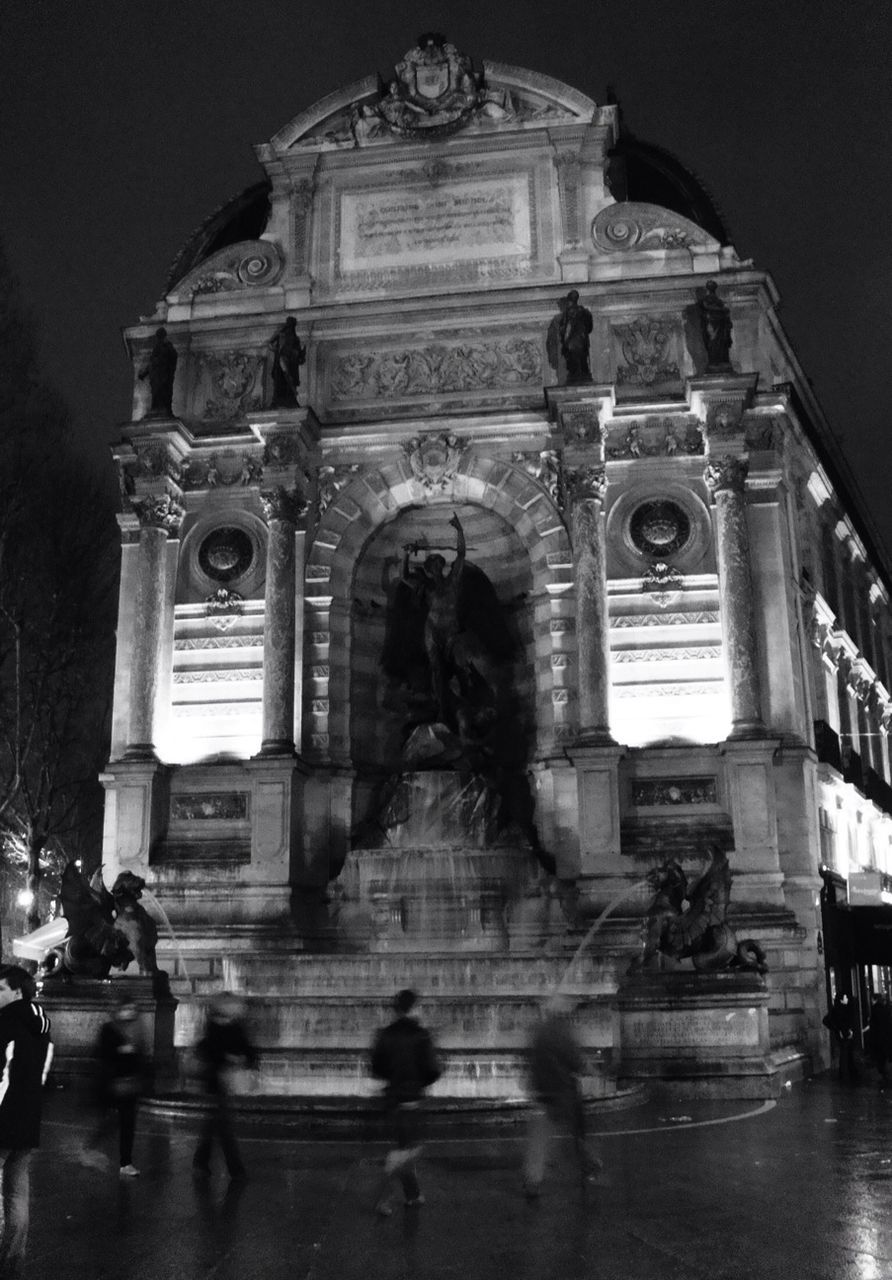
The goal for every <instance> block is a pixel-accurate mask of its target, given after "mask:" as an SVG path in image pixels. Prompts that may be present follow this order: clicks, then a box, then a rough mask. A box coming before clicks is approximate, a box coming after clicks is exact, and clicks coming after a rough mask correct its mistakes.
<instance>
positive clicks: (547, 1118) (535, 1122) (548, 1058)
mask: <svg viewBox="0 0 892 1280" xmlns="http://www.w3.org/2000/svg"><path fill="white" fill-rule="evenodd" d="M572 1007H573V1001H572V1000H570V999H569V998H568V997H566V996H552V997H551V998H550V999H549V1000H548V1001H546V1003H545V1006H544V1008H543V1016H542V1018H541V1019H540V1021H539V1023H538V1024H537V1026H536V1027H535V1029H534V1031H533V1035H532V1038H531V1040H530V1044H529V1049H528V1059H527V1067H528V1075H529V1086H530V1092H531V1093H532V1095H533V1099H534V1101H535V1106H534V1109H533V1112H532V1115H531V1116H530V1120H529V1124H528V1127H527V1136H526V1146H525V1151H524V1161H523V1181H524V1190H525V1192H526V1194H527V1196H528V1197H529V1198H531V1199H532V1198H535V1197H536V1196H538V1195H539V1194H540V1192H541V1189H542V1181H543V1178H544V1176H545V1159H546V1155H547V1151H548V1140H549V1136H550V1133H551V1131H552V1130H553V1129H557V1130H561V1129H563V1130H565V1131H567V1132H569V1133H570V1135H571V1137H572V1139H573V1151H574V1154H575V1157H576V1161H577V1164H578V1166H579V1172H580V1176H581V1177H582V1178H583V1179H585V1178H587V1177H589V1176H591V1175H592V1174H594V1173H595V1172H596V1171H597V1170H598V1169H600V1167H601V1162H600V1160H598V1159H597V1157H595V1156H594V1155H593V1154H592V1153H591V1152H590V1151H589V1149H588V1145H587V1141H586V1126H585V1105H584V1102H583V1096H582V1088H581V1086H580V1077H581V1075H582V1074H583V1071H584V1066H585V1064H584V1060H583V1056H582V1050H581V1049H580V1047H579V1041H578V1040H577V1038H576V1033H575V1032H574V1030H573V1026H572V1024H571V1022H570V1014H571V1012H572Z"/></svg>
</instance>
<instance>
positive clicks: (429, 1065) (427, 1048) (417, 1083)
mask: <svg viewBox="0 0 892 1280" xmlns="http://www.w3.org/2000/svg"><path fill="white" fill-rule="evenodd" d="M416 1002H417V996H416V995H415V992H414V991H410V990H409V989H408V988H406V989H405V990H403V991H398V992H397V994H396V996H395V997H394V1000H393V1008H394V1012H395V1013H396V1015H397V1016H396V1018H395V1020H394V1021H393V1022H391V1023H389V1024H388V1025H387V1026H386V1027H382V1028H381V1030H380V1031H379V1032H378V1034H377V1035H376V1036H375V1040H374V1043H373V1045H372V1053H371V1070H372V1075H373V1076H375V1078H376V1079H377V1080H383V1081H384V1092H383V1102H384V1116H385V1119H386V1123H387V1126H388V1130H389V1133H390V1136H391V1138H392V1141H393V1143H394V1146H393V1149H392V1150H391V1151H389V1152H388V1153H387V1156H386V1158H385V1161H384V1174H383V1178H382V1181H381V1186H380V1188H379V1191H378V1196H377V1200H376V1203H375V1212H376V1213H379V1214H381V1216H382V1217H387V1216H389V1215H390V1213H392V1209H391V1206H390V1201H389V1198H388V1191H389V1188H390V1185H391V1182H392V1181H394V1180H395V1181H397V1182H399V1184H400V1186H401V1187H402V1190H403V1199H404V1201H405V1203H406V1206H407V1207H409V1208H413V1207H415V1206H416V1205H421V1204H424V1196H423V1195H422V1194H421V1187H420V1186H419V1183H418V1168H417V1162H418V1157H419V1156H420V1155H421V1138H422V1116H421V1102H422V1098H423V1097H424V1091H425V1089H427V1088H428V1087H429V1086H430V1085H432V1084H434V1083H435V1081H437V1080H439V1078H440V1074H441V1071H440V1064H439V1062H438V1061H437V1054H436V1050H435V1049H434V1042H433V1039H432V1037H431V1034H430V1032H429V1031H428V1030H427V1028H426V1027H423V1026H422V1025H421V1023H420V1022H419V1020H418V1017H417V1014H413V1012H412V1011H413V1009H415V1008H416Z"/></svg>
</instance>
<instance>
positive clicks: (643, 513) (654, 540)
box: [629, 498, 691, 559]
mask: <svg viewBox="0 0 892 1280" xmlns="http://www.w3.org/2000/svg"><path fill="white" fill-rule="evenodd" d="M629 537H630V538H631V540H632V543H633V544H634V546H635V547H636V549H637V550H638V551H640V552H641V554H642V555H645V556H656V557H659V558H660V559H665V558H666V557H667V556H671V555H673V554H674V553H675V552H676V551H681V550H682V548H683V547H685V546H687V544H688V542H689V541H690V537H691V522H690V520H689V519H688V516H687V513H686V512H685V511H683V510H682V508H681V507H680V506H678V504H677V503H675V502H668V501H667V500H666V499H664V498H663V499H658V500H657V501H655V502H642V504H641V506H640V507H636V508H635V510H634V511H633V512H632V516H631V519H630V520H629Z"/></svg>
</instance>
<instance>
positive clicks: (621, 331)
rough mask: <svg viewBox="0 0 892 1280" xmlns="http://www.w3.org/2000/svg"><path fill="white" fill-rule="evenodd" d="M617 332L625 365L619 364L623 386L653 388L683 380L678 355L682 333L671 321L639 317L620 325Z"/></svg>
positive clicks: (620, 382) (619, 378) (619, 382)
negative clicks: (660, 384) (678, 342)
mask: <svg viewBox="0 0 892 1280" xmlns="http://www.w3.org/2000/svg"><path fill="white" fill-rule="evenodd" d="M613 332H614V335H615V337H616V340H617V342H618V343H619V347H620V351H621V352H622V358H623V360H624V361H625V363H624V364H620V363H619V362H617V369H616V381H617V383H618V384H619V385H620V386H641V387H650V386H652V385H654V384H655V383H662V382H673V381H679V380H680V379H681V371H680V370H679V367H678V361H677V358H676V353H675V348H676V345H677V337H678V332H677V327H676V326H675V325H674V324H673V323H672V322H671V321H669V320H666V319H664V318H663V317H661V316H636V317H635V319H634V320H630V321H629V323H628V324H621V325H617V326H616V327H615V329H614V331H613Z"/></svg>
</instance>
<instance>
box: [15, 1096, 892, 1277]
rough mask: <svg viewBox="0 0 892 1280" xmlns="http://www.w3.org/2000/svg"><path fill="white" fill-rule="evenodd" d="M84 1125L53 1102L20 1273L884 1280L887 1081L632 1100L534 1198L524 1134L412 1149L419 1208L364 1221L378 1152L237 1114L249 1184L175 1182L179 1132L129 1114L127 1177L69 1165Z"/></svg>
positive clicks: (185, 1127)
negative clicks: (132, 1120)
mask: <svg viewBox="0 0 892 1280" xmlns="http://www.w3.org/2000/svg"><path fill="white" fill-rule="evenodd" d="M91 1120H92V1117H91V1116H90V1115H89V1114H88V1113H84V1112H82V1111H80V1110H79V1109H78V1108H77V1106H76V1104H75V1102H74V1100H73V1099H71V1098H69V1097H68V1096H67V1095H65V1094H57V1095H55V1096H53V1097H52V1098H51V1099H50V1100H49V1105H48V1111H47V1123H46V1126H45V1130H44V1145H43V1147H42V1149H41V1151H40V1153H39V1156H38V1158H37V1160H36V1163H35V1175H34V1194H33V1199H32V1234H31V1247H30V1259H29V1267H28V1270H27V1273H26V1274H27V1277H28V1280H60V1278H61V1277H66V1278H67V1277H75V1278H76V1280H236V1278H238V1280H286V1277H287V1280H304V1278H305V1280H327V1278H329V1277H331V1280H334V1278H335V1277H337V1280H354V1277H355V1278H356V1280H359V1278H360V1277H361V1278H362V1280H373V1278H374V1280H379V1278H382V1280H389V1278H390V1277H393V1278H394V1280H396V1278H397V1277H399V1278H400V1280H404V1278H407V1277H409V1278H414V1277H418V1278H419V1280H421V1278H422V1277H423V1278H424V1280H438V1278H439V1277H444V1278H445V1277H460V1280H505V1278H506V1277H511V1280H527V1278H528V1280H550V1278H551V1277H554V1278H555V1280H558V1278H560V1280H576V1278H578V1280H612V1278H614V1277H615V1278H616V1280H701V1277H702V1280H707V1278H708V1280H775V1278H777V1280H780V1277H783V1278H784V1280H790V1278H791V1277H795V1278H797V1280H798V1278H799V1277H807V1278H808V1280H823V1278H824V1277H827V1278H828V1280H829V1278H830V1277H832V1278H833V1280H887V1278H889V1277H892V1214H890V1212H889V1188H888V1187H887V1186H886V1185H885V1184H886V1183H888V1182H890V1181H892V1089H890V1091H889V1092H885V1091H882V1090H880V1089H879V1088H878V1087H877V1085H876V1084H875V1083H874V1082H873V1081H872V1080H869V1081H868V1080H865V1081H864V1082H863V1083H861V1084H860V1085H858V1086H855V1087H851V1086H849V1087H846V1086H842V1085H839V1084H837V1082H836V1080H835V1079H833V1078H831V1077H821V1078H819V1079H817V1080H814V1081H806V1082H803V1083H801V1084H797V1085H794V1086H793V1087H792V1089H789V1090H785V1091H784V1093H783V1096H782V1097H781V1098H780V1100H779V1101H778V1103H777V1105H775V1106H772V1105H768V1106H766V1105H764V1104H759V1103H755V1102H753V1103H726V1104H719V1103H700V1102H684V1103H680V1102H673V1103H666V1104H659V1103H655V1102H652V1103H649V1104H648V1105H646V1106H643V1107H640V1108H637V1109H636V1110H633V1111H618V1112H613V1113H608V1114H605V1115H602V1116H597V1117H595V1118H594V1120H593V1129H594V1130H595V1131H596V1132H597V1135H598V1147H599V1150H600V1154H601V1156H602V1157H603V1160H604V1166H605V1167H604V1172H603V1173H602V1174H601V1175H600V1176H599V1178H598V1179H597V1181H595V1182H594V1183H588V1184H586V1185H585V1186H583V1187H581V1186H580V1185H579V1183H578V1181H577V1179H576V1174H575V1169H574V1164H573V1161H572V1159H570V1152H569V1148H568V1147H567V1146H565V1145H564V1144H557V1145H556V1146H555V1148H554V1152H553V1154H554V1159H553V1162H552V1166H551V1167H550V1169H549V1173H548V1177H547V1180H546V1184H545V1188H544V1192H543V1195H542V1197H541V1199H540V1200H538V1201H535V1202H531V1203H528V1202H527V1201H526V1200H525V1199H524V1197H523V1194H522V1188H521V1185H520V1174H519V1165H520V1144H521V1137H522V1128H510V1129H501V1130H494V1131H482V1130H481V1131H480V1132H479V1133H477V1134H473V1133H466V1134H464V1135H463V1136H455V1137H452V1138H446V1139H438V1140H436V1141H432V1142H430V1143H429V1144H428V1147H427V1150H426V1153H425V1157H424V1160H423V1164H422V1170H421V1173H422V1182H423V1190H424V1193H425V1197H426V1201H427V1202H426V1204H425V1205H424V1206H423V1207H421V1208H418V1209H411V1210H402V1209H401V1210H399V1211H398V1212H397V1213H395V1214H394V1216H393V1217H392V1218H389V1219H385V1220H382V1219H379V1218H377V1217H376V1216H375V1215H374V1213H373V1212H372V1205H373V1201H374V1196H375V1191H376V1187H377V1181H378V1177H379V1174H380V1163H381V1158H382V1153H383V1147H382V1146H381V1145H380V1144H379V1143H377V1142H361V1141H357V1142H344V1141H337V1142H331V1143H326V1142H315V1141H314V1142H304V1141H302V1140H301V1139H300V1137H299V1136H298V1134H297V1133H296V1131H295V1130H293V1129H289V1128H288V1127H287V1126H285V1125H282V1124H275V1123H271V1122H265V1123H263V1124H260V1123H248V1122H246V1121H244V1120H243V1121H242V1122H241V1123H240V1127H239V1134H240V1138H241V1142H242V1146H243V1154H244V1157H245V1160H246V1163H247V1164H248V1166H249V1172H250V1177H249V1179H248V1181H247V1182H245V1183H239V1184H231V1183H229V1181H228V1179H227V1178H226V1176H225V1174H224V1173H223V1171H222V1170H221V1169H220V1168H218V1169H217V1170H216V1172H215V1173H214V1174H213V1175H212V1176H211V1178H210V1179H205V1180H198V1181H196V1180H195V1179H194V1178H193V1176H192V1172H191V1160H192V1149H193V1146H194V1141H195V1138H194V1134H195V1123H194V1121H192V1120H183V1119H176V1120H165V1119H163V1118H161V1117H158V1116H153V1115H143V1116H142V1118H141V1122H140V1127H139V1130H138V1133H137V1148H136V1157H135V1161H136V1163H137V1165H138V1166H139V1167H140V1169H141V1171H142V1172H141V1176H140V1177H139V1178H134V1179H132V1180H127V1181H121V1180H119V1179H118V1177H117V1175H116V1173H115V1172H111V1173H97V1172H96V1171H94V1170H87V1169H84V1168H83V1167H82V1166H81V1165H80V1164H79V1163H78V1160H77V1156H78V1152H79V1150H80V1148H81V1146H82V1144H83V1141H84V1137H85V1134H86V1132H87V1130H88V1128H89V1125H90V1122H91Z"/></svg>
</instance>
